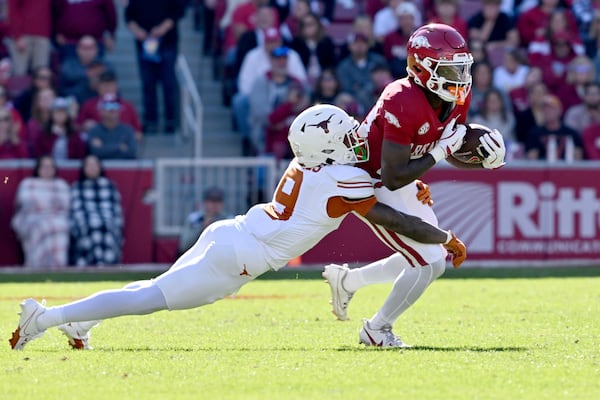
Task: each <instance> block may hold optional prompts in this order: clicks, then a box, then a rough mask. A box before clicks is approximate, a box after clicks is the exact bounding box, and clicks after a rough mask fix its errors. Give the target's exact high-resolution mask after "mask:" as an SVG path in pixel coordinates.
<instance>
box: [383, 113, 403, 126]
mask: <svg viewBox="0 0 600 400" xmlns="http://www.w3.org/2000/svg"><path fill="white" fill-rule="evenodd" d="M383 116H384V117H385V119H386V120H387V122H389V123H390V124H392V125H394V126H395V127H396V128H400V121H398V118H397V117H396V116H395V115H394V114H392V113H391V112H389V111H387V110H385V114H383Z"/></svg>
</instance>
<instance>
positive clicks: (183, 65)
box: [176, 54, 204, 158]
mask: <svg viewBox="0 0 600 400" xmlns="http://www.w3.org/2000/svg"><path fill="white" fill-rule="evenodd" d="M176 71H177V78H178V81H179V93H180V97H181V101H180V109H181V111H180V112H181V117H180V119H181V121H180V124H181V137H182V139H183V140H184V141H192V145H193V146H194V158H201V157H202V155H203V154H202V150H203V149H202V144H203V140H204V129H203V123H204V106H203V104H202V98H201V97H200V93H199V92H198V88H197V86H196V82H194V78H193V77H192V73H191V71H190V66H189V64H188V62H187V59H186V58H185V56H184V55H182V54H180V55H179V56H178V57H177V64H176Z"/></svg>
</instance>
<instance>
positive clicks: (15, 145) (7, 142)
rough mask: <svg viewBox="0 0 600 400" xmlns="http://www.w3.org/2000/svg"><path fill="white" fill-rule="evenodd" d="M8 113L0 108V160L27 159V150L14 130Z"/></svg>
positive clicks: (16, 130)
mask: <svg viewBox="0 0 600 400" xmlns="http://www.w3.org/2000/svg"><path fill="white" fill-rule="evenodd" d="M15 128H16V127H15V125H14V124H13V120H12V117H11V115H10V112H8V110H6V109H4V108H0V159H2V160H6V159H14V158H27V156H28V154H27V148H26V146H25V143H23V141H22V140H21V138H20V137H19V133H18V129H15Z"/></svg>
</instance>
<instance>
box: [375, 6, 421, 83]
mask: <svg viewBox="0 0 600 400" xmlns="http://www.w3.org/2000/svg"><path fill="white" fill-rule="evenodd" d="M395 11H396V18H397V19H398V29H396V30H395V31H393V32H390V33H388V34H387V35H385V37H384V39H383V54H384V56H385V59H386V60H387V61H388V63H389V66H390V69H391V72H392V76H393V77H394V78H396V79H398V78H403V77H405V76H406V74H407V73H406V57H407V53H406V43H407V42H408V38H409V37H410V35H412V33H413V32H414V31H415V29H417V27H418V26H419V22H420V21H421V12H420V11H419V10H418V9H417V7H416V6H415V5H414V4H412V3H408V2H404V3H400V4H399V5H398V7H396V10H395Z"/></svg>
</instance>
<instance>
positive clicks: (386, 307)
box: [369, 260, 446, 329]
mask: <svg viewBox="0 0 600 400" xmlns="http://www.w3.org/2000/svg"><path fill="white" fill-rule="evenodd" d="M445 267H446V261H445V260H439V261H436V262H435V263H433V264H431V265H428V266H425V267H416V268H405V269H404V271H403V272H402V273H401V274H400V275H399V276H398V278H397V279H396V281H395V282H394V286H393V287H392V291H391V292H390V294H389V295H388V297H387V299H386V300H385V302H384V303H383V306H382V307H381V309H380V310H379V311H378V312H377V313H376V314H375V315H374V316H373V318H371V320H369V325H370V326H371V328H373V329H382V328H383V327H384V326H385V325H393V324H394V322H396V320H397V319H398V317H400V315H401V314H402V313H403V312H404V311H406V310H407V309H408V308H409V307H410V306H412V305H413V304H414V303H415V302H416V301H417V300H418V299H419V297H421V295H422V294H423V293H424V292H425V289H427V287H428V286H429V285H430V284H431V282H433V281H434V280H435V279H436V278H438V277H439V276H441V275H442V273H443V272H444V270H445Z"/></svg>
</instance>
